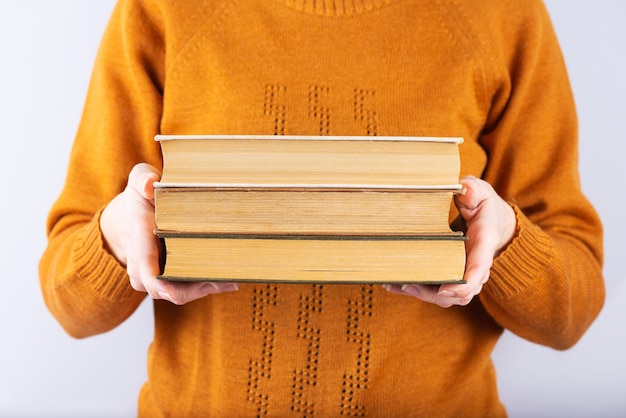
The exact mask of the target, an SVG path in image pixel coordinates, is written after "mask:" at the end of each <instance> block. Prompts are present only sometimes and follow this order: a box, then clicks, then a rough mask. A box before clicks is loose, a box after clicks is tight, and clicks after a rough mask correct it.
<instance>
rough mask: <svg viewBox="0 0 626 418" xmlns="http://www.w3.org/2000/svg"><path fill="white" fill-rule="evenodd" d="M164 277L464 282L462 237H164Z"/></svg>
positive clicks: (262, 280) (429, 282)
mask: <svg viewBox="0 0 626 418" xmlns="http://www.w3.org/2000/svg"><path fill="white" fill-rule="evenodd" d="M159 236H160V237H161V238H163V239H164V241H165V248H166V253H167V255H166V257H167V259H166V263H165V268H164V271H163V273H162V274H161V275H160V276H159V278H161V279H166V280H172V281H178V280H180V281H197V280H201V281H215V282H219V281H228V282H231V281H236V282H281V283H303V282H315V283H335V284H348V283H352V284H354V283H370V284H379V283H380V284H383V283H421V284H441V283H463V272H464V270H465V244H464V240H465V237H462V236H447V237H441V236H434V237H427V236H420V237H380V236H373V237H372V236H344V237H340V238H338V237H337V236H332V237H324V236H289V237H286V236H275V235H261V236H246V237H243V236H241V235H202V234H179V233H174V234H168V233H165V232H160V233H159Z"/></svg>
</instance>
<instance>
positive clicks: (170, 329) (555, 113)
mask: <svg viewBox="0 0 626 418" xmlns="http://www.w3.org/2000/svg"><path fill="white" fill-rule="evenodd" d="M159 133H163V134H276V135H283V134H292V135H398V136H402V135H409V136H455V137H463V138H464V143H463V144H462V145H461V146H460V153H461V171H462V180H461V183H462V185H463V187H464V190H465V193H464V194H462V195H459V196H458V197H456V198H455V202H454V203H455V204H454V205H452V207H451V211H450V220H451V222H454V223H455V225H456V224H459V225H461V227H462V228H463V229H464V231H465V233H466V235H467V237H468V241H467V244H466V252H467V267H466V272H465V276H464V278H465V279H466V283H465V284H447V285H442V286H439V287H437V286H423V285H400V284H397V285H387V286H384V287H383V286H375V285H365V284H363V285H361V284H355V285H327V284H316V283H312V284H302V285H300V284H288V285H287V284H285V285H279V284H275V283H259V284H243V283H241V284H238V283H172V282H167V281H163V280H158V279H157V278H156V276H157V275H158V274H159V271H160V266H159V257H160V256H161V252H162V248H161V246H160V243H159V241H158V239H156V238H155V236H154V234H153V230H154V226H155V224H154V206H153V200H152V199H153V191H154V189H153V183H154V182H155V181H157V180H158V179H159V176H160V174H159V173H160V170H161V167H162V157H161V154H160V148H159V144H158V143H157V142H156V141H154V139H153V138H154V136H155V135H156V134H159ZM577 141H578V138H577V116H576V110H575V104H574V100H573V95H572V92H571V88H570V85H569V81H568V75H567V71H566V67H565V64H564V60H563V57H562V55H561V51H560V47H559V44H558V40H557V38H556V35H555V33H554V30H553V28H552V25H551V21H550V18H549V15H548V13H547V11H546V9H545V6H544V4H543V3H542V2H541V1H540V0H523V1H522V0H484V1H469V0H454V1H446V2H444V1H436V0H412V1H409V0H359V1H353V0H333V1H330V0H327V1H307V0H264V1H261V0H247V1H245V2H238V1H235V0H222V1H197V0H189V1H184V2H176V1H166V0H120V1H119V2H118V4H117V5H116V7H115V9H114V12H113V14H112V16H111V19H110V23H109V25H108V27H107V29H106V31H105V34H104V36H103V39H102V44H101V47H100V49H99V52H98V56H97V59H96V62H95V65H94V71H93V75H92V81H91V84H90V86H89V90H88V95H87V98H86V103H85V108H84V113H83V116H82V119H81V122H80V125H79V128H78V131H77V134H76V138H75V143H74V146H73V149H72V153H71V157H70V161H69V169H68V173H67V179H66V183H65V185H64V187H63V189H62V191H61V193H60V196H59V198H58V199H57V201H56V202H55V203H54V205H53V207H52V208H51V211H50V214H49V218H48V221H47V231H48V236H49V242H48V246H47V248H46V250H45V252H44V254H43V255H42V259H41V262H40V282H41V288H42V293H43V296H44V299H45V302H46V304H47V306H48V308H49V309H50V311H51V312H52V314H53V315H54V316H55V317H56V319H57V320H58V321H59V323H60V324H61V325H62V326H63V327H64V329H65V330H66V331H67V333H69V334H70V335H72V336H73V337H76V338H84V337H88V336H91V335H94V334H98V333H103V332H107V331H109V330H111V329H113V328H115V327H116V326H117V325H119V324H120V323H122V322H123V321H124V320H125V319H127V318H128V317H129V316H130V315H131V314H132V313H133V311H135V309H136V308H137V307H138V305H139V304H140V303H141V302H142V300H143V299H144V298H145V297H146V295H149V297H151V298H152V299H154V302H153V303H154V321H155V333H154V341H153V343H152V344H151V347H150V349H149V353H148V380H147V382H146V383H145V385H144V386H143V387H142V389H141V392H140V394H139V400H138V415H139V416H146V417H157V416H185V417H193V416H210V415H216V416H259V417H261V416H281V417H282V416H307V417H312V416H389V417H393V416H425V417H459V416H462V417H497V416H506V414H507V412H506V407H505V406H504V405H503V404H502V402H501V400H500V399H499V396H498V387H497V381H496V372H495V370H494V365H493V363H492V360H491V353H492V350H493V348H494V346H495V345H496V343H497V341H498V339H499V337H500V336H501V335H502V333H503V331H504V330H505V329H507V330H510V331H511V332H513V333H515V334H517V335H519V336H521V337H523V338H525V339H527V340H529V341H532V342H535V343H538V344H542V345H545V346H548V347H552V348H555V349H559V350H563V349H567V348H569V347H571V346H573V345H574V344H575V343H576V342H577V341H578V340H579V339H580V338H581V337H582V336H583V334H584V333H585V331H586V330H587V329H588V327H589V326H590V325H591V324H592V322H593V321H594V319H595V318H596V317H597V315H598V313H599V312H600V310H601V307H602V305H603V302H604V297H605V294H604V292H605V291H604V285H603V277H602V257H603V248H602V225H601V222H600V220H599V218H598V216H597V213H596V212H595V210H594V208H593V207H592V206H591V205H590V203H589V201H588V200H587V199H586V198H585V196H584V195H583V194H582V192H581V187H580V180H579V174H578V168H577V153H578V145H577ZM416 274H419V272H416Z"/></svg>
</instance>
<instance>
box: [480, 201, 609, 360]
mask: <svg viewBox="0 0 626 418" xmlns="http://www.w3.org/2000/svg"><path fill="white" fill-rule="evenodd" d="M515 209H516V215H517V222H518V235H517V237H516V238H515V239H514V240H513V241H512V243H511V244H510V245H509V247H508V248H507V250H506V251H504V252H503V253H502V254H501V255H500V256H499V257H497V258H496V259H495V260H494V264H493V267H492V270H491V278H490V280H489V282H488V283H487V285H486V286H485V287H484V289H483V292H482V293H481V295H480V298H481V301H482V303H483V305H484V306H485V308H486V309H487V311H488V312H489V313H490V314H491V315H492V316H493V317H494V319H495V320H496V321H498V322H499V323H500V324H501V325H502V326H504V327H505V328H507V329H509V330H511V331H512V332H514V333H515V334H517V335H519V336H521V337H523V338H526V339H528V340H530V341H533V342H536V343H539V344H543V345H547V346H551V347H554V348H558V349H566V348H569V347H571V346H572V345H573V344H575V343H576V342H577V341H578V340H579V339H580V338H581V337H582V335H583V334H584V332H585V331H586V330H587V329H588V327H589V326H590V325H591V323H592V322H593V320H594V319H595V318H596V317H597V315H598V313H599V312H600V310H601V308H602V305H603V301H604V282H603V277H602V269H601V260H600V259H599V257H598V255H597V254H595V253H594V251H592V250H591V249H590V248H588V247H587V246H586V245H585V244H584V241H581V240H580V239H579V238H570V237H568V236H567V235H565V234H563V233H559V232H558V231H555V232H546V231H544V230H542V229H541V228H539V227H538V226H536V225H534V224H532V223H531V222H530V221H529V220H528V219H527V218H526V216H524V214H522V213H521V211H520V210H519V209H518V208H515ZM598 228H599V226H598ZM596 239H598V240H600V241H601V239H602V238H601V236H597V235H596Z"/></svg>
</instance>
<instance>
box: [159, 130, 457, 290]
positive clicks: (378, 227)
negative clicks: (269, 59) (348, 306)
mask: <svg viewBox="0 0 626 418" xmlns="http://www.w3.org/2000/svg"><path fill="white" fill-rule="evenodd" d="M155 139H156V140H157V141H159V142H160V145H161V149H162V153H163V173H162V178H161V181H160V182H159V183H157V184H156V189H155V215H156V225H157V234H158V236H159V237H161V238H162V239H163V240H164V243H165V248H166V259H165V267H164V270H163V273H162V275H161V276H160V278H161V279H165V280H179V281H194V280H206V281H228V282H243V281H253V282H287V283H302V282H315V283H427V284H440V283H462V282H463V273H464V270H465V237H464V236H463V234H462V233H461V232H456V231H453V230H452V229H451V228H450V226H449V223H448V218H449V213H450V206H451V203H452V198H453V196H454V194H455V193H458V192H459V191H460V190H461V186H460V184H459V172H460V158H459V144H460V143H461V142H462V139H461V138H425V137H370V136H368V137H354V136H341V137H334V136H247V135H237V136H224V135H223V136H216V135H205V136H174V135H170V136H168V135H159V136H157V137H156V138H155Z"/></svg>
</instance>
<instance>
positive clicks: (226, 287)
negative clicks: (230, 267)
mask: <svg viewBox="0 0 626 418" xmlns="http://www.w3.org/2000/svg"><path fill="white" fill-rule="evenodd" d="M237 290H239V284H237V283H229V284H227V285H224V287H222V292H235V291H237Z"/></svg>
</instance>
